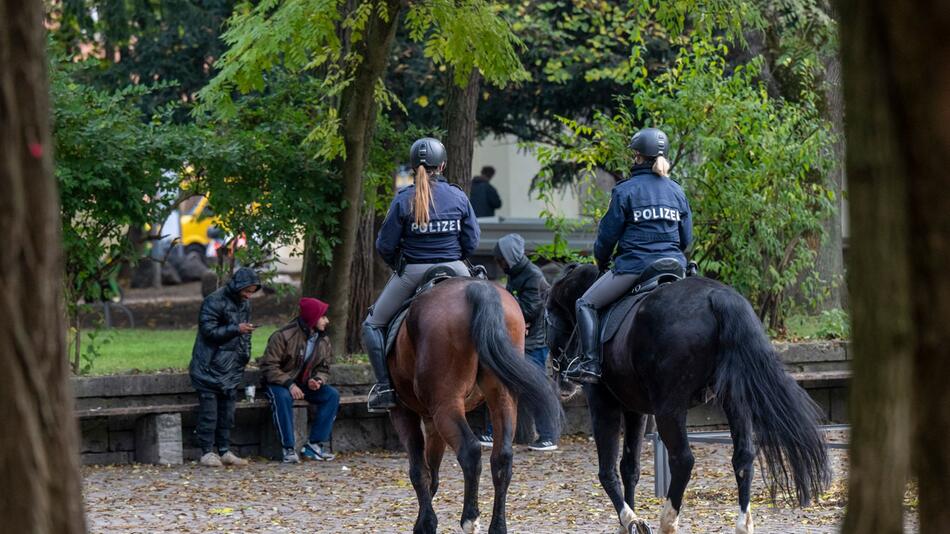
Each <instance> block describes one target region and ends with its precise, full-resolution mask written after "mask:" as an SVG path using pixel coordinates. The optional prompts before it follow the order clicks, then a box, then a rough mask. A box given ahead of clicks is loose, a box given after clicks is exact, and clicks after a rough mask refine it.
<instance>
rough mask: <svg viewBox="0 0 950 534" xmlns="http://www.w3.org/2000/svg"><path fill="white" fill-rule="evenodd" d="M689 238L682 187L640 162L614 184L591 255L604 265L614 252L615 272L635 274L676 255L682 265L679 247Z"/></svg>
mask: <svg viewBox="0 0 950 534" xmlns="http://www.w3.org/2000/svg"><path fill="white" fill-rule="evenodd" d="M692 240H693V221H692V213H691V212H690V209H689V203H688V202H687V201H686V195H685V194H684V193H683V188H681V187H680V185H679V184H678V183H676V182H674V181H673V180H670V179H669V178H664V177H662V176H660V175H658V174H655V173H654V172H653V171H652V169H651V168H650V164H642V165H637V166H635V167H634V168H633V173H632V174H631V175H630V178H628V179H626V180H623V181H621V182H620V183H618V184H617V185H616V186H614V188H613V191H612V192H611V195H610V207H608V208H607V213H606V214H605V215H604V217H603V219H601V220H600V227H599V228H598V230H597V241H596V242H595V243H594V257H595V258H596V259H597V263H598V264H599V265H604V266H606V265H607V264H608V263H609V261H610V258H611V256H613V260H614V265H613V270H614V272H615V273H617V274H639V273H641V272H643V270H644V269H646V268H647V266H649V265H650V264H651V263H653V262H654V261H656V260H659V259H662V258H676V259H677V260H679V262H680V263H681V264H682V265H683V267H686V256H685V255H684V254H683V251H684V250H686V247H688V246H689V244H690V242H691V241H692ZM615 248H616V249H617V250H616V253H614V249H615Z"/></svg>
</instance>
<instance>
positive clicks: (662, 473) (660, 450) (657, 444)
mask: <svg viewBox="0 0 950 534" xmlns="http://www.w3.org/2000/svg"><path fill="white" fill-rule="evenodd" d="M653 472H654V477H653V495H654V496H656V498H658V499H661V498H663V497H666V492H667V491H668V490H669V489H670V455H669V452H668V451H667V450H666V445H664V444H663V440H661V439H660V433H659V432H654V433H653Z"/></svg>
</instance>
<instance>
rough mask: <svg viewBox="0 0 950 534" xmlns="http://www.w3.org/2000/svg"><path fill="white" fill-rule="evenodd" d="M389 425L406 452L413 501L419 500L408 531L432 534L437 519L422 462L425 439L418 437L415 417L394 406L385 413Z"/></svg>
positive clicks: (416, 416) (419, 424)
mask: <svg viewBox="0 0 950 534" xmlns="http://www.w3.org/2000/svg"><path fill="white" fill-rule="evenodd" d="M389 416H390V418H391V419H392V422H393V426H394V427H396V431H397V432H398V433H399V440H400V441H401V442H402V446H403V447H405V449H406V452H408V453H409V480H410V481H412V487H413V488H414V489H415V490H416V499H417V500H418V501H419V515H418V516H417V517H416V524H415V526H414V527H413V529H412V532H413V534H435V533H436V528H437V527H438V519H437V518H436V516H435V511H434V510H433V509H432V492H431V491H430V487H431V486H430V484H431V479H430V475H429V469H428V468H427V466H426V460H425V457H424V455H423V452H424V449H425V437H423V435H422V428H421V421H420V419H419V415H418V414H417V413H415V412H413V411H410V410H409V409H407V408H405V407H403V406H397V407H395V408H393V409H392V410H390V411H389Z"/></svg>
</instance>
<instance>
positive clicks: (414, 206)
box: [363, 137, 479, 412]
mask: <svg viewBox="0 0 950 534" xmlns="http://www.w3.org/2000/svg"><path fill="white" fill-rule="evenodd" d="M445 159H446V154H445V147H444V146H442V143H441V142H439V140H437V139H432V138H431V137H425V138H422V139H419V140H418V141H416V142H415V143H413V144H412V148H411V149H409V160H410V163H411V165H412V169H413V172H414V173H415V177H414V180H413V185H410V186H408V187H405V188H403V189H402V190H400V191H399V192H398V193H397V194H396V198H394V199H393V202H392V204H391V205H390V206H389V213H388V214H387V215H386V219H385V220H384V221H383V225H382V227H381V228H380V229H379V235H378V236H377V238H376V251H377V252H379V255H380V256H382V258H383V260H384V261H385V262H386V264H387V265H389V267H390V268H392V269H393V271H395V272H394V274H393V276H392V278H390V279H389V282H388V283H387V284H386V287H385V288H384V289H383V292H382V293H381V294H380V295H379V298H378V299H377V300H376V303H375V304H374V305H373V307H372V308H370V313H369V316H368V317H366V321H364V322H363V346H364V347H366V351H367V352H368V354H369V361H370V363H371V364H372V365H373V372H374V373H375V374H376V382H377V383H376V385H375V386H373V389H371V390H370V392H369V398H368V399H367V408H368V409H369V411H371V412H382V411H386V410H389V409H390V408H394V407H395V406H396V395H395V392H394V391H393V389H392V386H391V384H390V381H389V370H388V368H387V365H386V352H385V351H386V347H385V344H386V340H385V332H386V327H387V325H388V324H389V321H390V320H392V318H393V316H394V315H395V314H396V312H397V311H399V308H400V307H401V306H402V303H403V302H405V300H406V299H408V298H409V297H410V296H412V294H413V292H415V290H416V287H417V286H418V285H419V283H420V282H421V281H422V277H423V275H425V272H426V271H427V270H429V268H430V267H433V266H435V265H444V266H447V267H449V268H450V269H452V270H453V271H455V273H456V274H458V275H462V276H464V275H468V273H469V271H468V267H467V266H466V265H465V264H464V263H462V260H463V259H465V258H466V257H467V256H468V255H469V254H471V253H472V251H474V250H475V247H477V246H478V238H479V228H478V222H477V221H476V220H475V210H474V209H472V205H471V203H469V200H468V197H467V196H466V195H465V192H464V191H462V190H461V189H460V188H459V187H458V186H456V185H454V184H449V183H448V182H447V181H446V180H445V178H444V177H443V176H442V170H443V169H444V168H445Z"/></svg>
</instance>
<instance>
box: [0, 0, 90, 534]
mask: <svg viewBox="0 0 950 534" xmlns="http://www.w3.org/2000/svg"><path fill="white" fill-rule="evenodd" d="M43 16H44V15H43V3H42V2H40V1H39V0H0V230H2V232H3V236H4V241H3V246H2V247H0V295H2V296H3V298H2V299H0V317H2V320H0V368H2V369H3V385H2V386H0V493H2V497H0V525H3V526H2V530H3V531H4V532H29V533H41V534H42V533H54V532H55V533H78V532H85V520H84V519H83V512H82V495H81V493H80V482H79V452H78V451H79V447H78V440H77V434H78V431H77V428H76V420H75V419H74V418H73V399H72V390H71V389H70V387H69V380H68V378H69V370H68V368H67V362H66V331H65V325H64V319H63V316H64V305H63V297H62V292H61V291H62V284H63V258H62V245H61V238H60V219H59V196H58V193H57V190H56V182H55V181H54V180H53V174H52V159H51V154H50V151H51V147H52V140H51V139H50V132H49V122H50V118H49V102H48V96H47V95H48V89H47V80H46V57H45V46H46V41H45V36H46V31H45V28H44V26H43Z"/></svg>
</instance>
